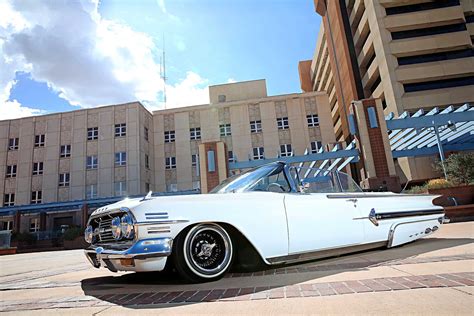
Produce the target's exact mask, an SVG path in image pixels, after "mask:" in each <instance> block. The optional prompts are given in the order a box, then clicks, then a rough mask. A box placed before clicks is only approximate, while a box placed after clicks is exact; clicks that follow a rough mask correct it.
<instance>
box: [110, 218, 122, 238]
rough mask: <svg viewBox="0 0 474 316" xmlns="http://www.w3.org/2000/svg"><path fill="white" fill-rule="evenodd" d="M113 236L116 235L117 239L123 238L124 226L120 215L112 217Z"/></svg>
mask: <svg viewBox="0 0 474 316" xmlns="http://www.w3.org/2000/svg"><path fill="white" fill-rule="evenodd" d="M111 229H112V237H114V239H115V240H119V239H120V238H122V226H121V225H120V217H118V216H117V217H114V218H113V219H112V227H111Z"/></svg>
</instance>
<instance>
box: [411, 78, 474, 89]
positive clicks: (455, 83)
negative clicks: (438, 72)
mask: <svg viewBox="0 0 474 316" xmlns="http://www.w3.org/2000/svg"><path fill="white" fill-rule="evenodd" d="M470 85H474V76H469V77H462V78H451V79H443V80H434V81H426V82H417V83H405V84H404V85H403V88H404V89H405V92H415V91H425V90H434V89H443V88H452V87H463V86H470Z"/></svg>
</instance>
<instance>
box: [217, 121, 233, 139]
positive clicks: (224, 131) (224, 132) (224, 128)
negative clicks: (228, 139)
mask: <svg viewBox="0 0 474 316" xmlns="http://www.w3.org/2000/svg"><path fill="white" fill-rule="evenodd" d="M219 129H220V131H221V137H224V136H230V135H232V132H231V130H230V124H221V125H219Z"/></svg>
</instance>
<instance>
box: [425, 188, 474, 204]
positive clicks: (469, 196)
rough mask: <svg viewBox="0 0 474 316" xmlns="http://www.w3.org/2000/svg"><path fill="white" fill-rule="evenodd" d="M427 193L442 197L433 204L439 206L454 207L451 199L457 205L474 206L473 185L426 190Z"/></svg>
mask: <svg viewBox="0 0 474 316" xmlns="http://www.w3.org/2000/svg"><path fill="white" fill-rule="evenodd" d="M428 193H430V194H435V195H442V196H441V197H439V198H436V199H435V200H434V201H433V203H434V204H435V205H439V206H455V203H454V201H453V200H452V198H454V199H456V202H457V205H468V204H474V185H461V186H457V187H451V188H442V189H428Z"/></svg>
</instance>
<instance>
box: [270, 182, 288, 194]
mask: <svg viewBox="0 0 474 316" xmlns="http://www.w3.org/2000/svg"><path fill="white" fill-rule="evenodd" d="M267 191H269V192H276V193H281V192H286V190H285V188H284V187H283V186H282V185H281V184H279V183H276V182H273V183H270V184H269V185H268V186H267Z"/></svg>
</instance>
